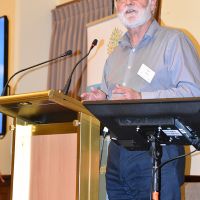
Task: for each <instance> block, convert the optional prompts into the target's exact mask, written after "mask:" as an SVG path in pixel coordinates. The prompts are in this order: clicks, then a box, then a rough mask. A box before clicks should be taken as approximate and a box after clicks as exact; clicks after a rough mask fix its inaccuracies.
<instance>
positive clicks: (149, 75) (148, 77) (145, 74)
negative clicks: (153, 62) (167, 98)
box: [137, 64, 155, 83]
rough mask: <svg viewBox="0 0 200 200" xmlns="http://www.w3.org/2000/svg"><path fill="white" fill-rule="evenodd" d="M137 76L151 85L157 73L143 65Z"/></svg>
mask: <svg viewBox="0 0 200 200" xmlns="http://www.w3.org/2000/svg"><path fill="white" fill-rule="evenodd" d="M137 74H138V75H139V76H140V77H141V78H143V79H144V80H145V81H147V82H148V83H151V81H152V80H153V77H154V76H155V72H154V71H153V70H152V69H150V68H149V67H148V66H146V65H145V64H142V65H141V67H140V69H139V70H138V73H137Z"/></svg>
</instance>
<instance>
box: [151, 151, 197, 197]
mask: <svg viewBox="0 0 200 200" xmlns="http://www.w3.org/2000/svg"><path fill="white" fill-rule="evenodd" d="M196 151H197V150H194V151H191V152H190V153H187V154H184V155H180V156H177V157H175V158H172V159H169V160H167V161H165V162H163V163H162V164H160V165H159V166H158V167H157V168H156V169H155V170H154V171H153V175H152V177H154V174H155V173H156V172H157V171H158V169H161V168H162V167H163V166H164V165H166V164H167V163H169V162H172V161H174V160H178V159H180V158H184V157H187V156H189V155H191V154H193V153H195V152H196ZM152 183H153V180H152V181H151V194H152ZM150 200H152V196H151V197H150Z"/></svg>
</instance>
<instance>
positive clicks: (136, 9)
mask: <svg viewBox="0 0 200 200" xmlns="http://www.w3.org/2000/svg"><path fill="white" fill-rule="evenodd" d="M151 3H152V0H116V9H117V12H118V17H119V19H120V20H121V22H122V23H123V24H124V25H125V26H126V27H127V28H129V29H132V28H136V27H138V26H141V25H143V24H144V23H145V22H147V21H148V20H149V19H150V18H151V16H152V11H151V10H152V5H151Z"/></svg>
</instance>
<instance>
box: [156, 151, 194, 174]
mask: <svg viewBox="0 0 200 200" xmlns="http://www.w3.org/2000/svg"><path fill="white" fill-rule="evenodd" d="M196 151H197V150H194V151H192V152H190V153H188V154H184V155H181V156H177V157H175V158H172V159H170V160H167V161H165V162H164V163H162V164H160V165H159V166H158V168H157V169H155V172H156V171H157V170H158V169H159V168H160V169H161V168H162V167H163V166H164V165H166V164H167V163H169V162H172V161H174V160H178V159H180V158H184V157H187V156H189V155H191V154H193V153H195V152H196ZM155 172H154V173H155Z"/></svg>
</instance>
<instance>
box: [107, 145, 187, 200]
mask: <svg viewBox="0 0 200 200" xmlns="http://www.w3.org/2000/svg"><path fill="white" fill-rule="evenodd" d="M182 154H184V148H183V147H181V146H175V145H169V146H166V147H163V156H162V162H163V161H166V160H168V159H171V158H174V157H176V156H178V155H182ZM184 168H185V160H184V159H180V160H176V161H173V162H171V163H168V164H167V165H165V166H164V167H163V168H162V169H161V191H160V195H161V198H160V199H161V200H180V199H181V195H180V185H181V184H182V183H183V182H184ZM151 182H152V158H151V154H150V152H148V151H129V150H127V149H125V148H123V147H122V146H119V145H117V144H115V143H114V142H112V141H111V143H110V145H109V151H108V161H107V172H106V188H107V193H108V197H109V200H149V199H150V193H151Z"/></svg>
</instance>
